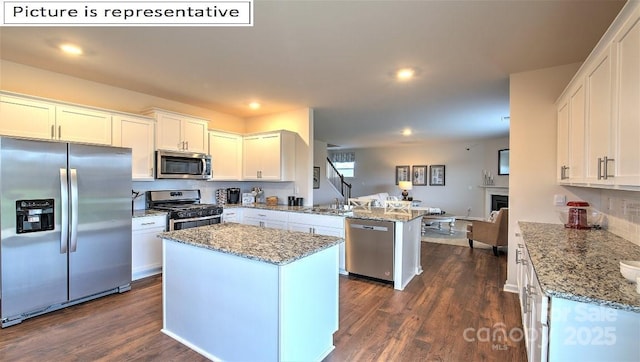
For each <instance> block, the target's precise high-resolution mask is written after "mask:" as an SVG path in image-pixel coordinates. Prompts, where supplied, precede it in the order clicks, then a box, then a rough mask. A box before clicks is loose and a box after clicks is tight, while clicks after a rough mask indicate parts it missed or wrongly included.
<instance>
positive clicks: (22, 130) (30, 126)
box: [0, 94, 111, 145]
mask: <svg viewBox="0 0 640 362" xmlns="http://www.w3.org/2000/svg"><path fill="white" fill-rule="evenodd" d="M0 133H2V134H3V135H7V136H17V137H28V138H38V139H49V140H51V139H52V140H61V141H70V142H83V143H94V144H102V145H110V144H111V113H108V112H103V111H99V110H95V109H92V108H84V107H75V106H69V105H61V104H56V103H51V102H46V101H41V100H39V99H31V98H28V97H20V96H14V95H5V94H3V95H0Z"/></svg>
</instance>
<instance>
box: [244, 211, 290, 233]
mask: <svg viewBox="0 0 640 362" xmlns="http://www.w3.org/2000/svg"><path fill="white" fill-rule="evenodd" d="M242 223H243V224H247V225H254V226H260V227H266V228H272V229H281V230H287V213H286V212H281V211H272V210H263V209H250V208H246V209H243V210H242Z"/></svg>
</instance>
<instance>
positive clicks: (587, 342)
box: [516, 232, 640, 362]
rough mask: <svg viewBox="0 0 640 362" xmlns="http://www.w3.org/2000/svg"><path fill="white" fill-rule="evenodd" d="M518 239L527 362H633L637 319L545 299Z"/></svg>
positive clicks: (634, 315) (630, 314)
mask: <svg viewBox="0 0 640 362" xmlns="http://www.w3.org/2000/svg"><path fill="white" fill-rule="evenodd" d="M516 239H517V243H518V248H517V249H516V262H518V264H517V265H518V266H517V279H518V287H519V291H520V293H519V296H520V305H521V314H522V325H523V330H524V333H525V344H526V348H527V357H528V361H532V362H537V361H545V362H546V361H549V362H562V361H569V360H571V361H637V360H638V357H640V349H638V341H637V339H638V326H639V325H640V314H638V313H634V312H630V311H626V310H622V309H615V308H611V307H608V306H604V305H598V304H595V303H594V304H591V303H585V302H579V301H575V300H569V299H564V298H560V297H554V296H547V295H546V294H545V292H544V291H543V289H542V287H541V285H540V282H539V280H538V276H537V274H536V271H535V269H534V265H533V263H532V262H531V259H530V257H529V254H528V252H527V249H526V247H525V245H524V243H521V241H522V238H521V237H520V235H519V232H516Z"/></svg>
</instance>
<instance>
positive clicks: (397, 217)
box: [223, 204, 437, 222]
mask: <svg viewBox="0 0 640 362" xmlns="http://www.w3.org/2000/svg"><path fill="white" fill-rule="evenodd" d="M236 207H243V208H252V209H262V210H273V211H285V212H296V213H304V214H316V215H330V216H342V217H348V218H354V219H367V220H380V221H398V222H407V221H411V220H413V219H416V218H419V217H422V216H423V215H429V214H428V213H427V212H426V210H412V211H411V214H405V213H385V212H384V208H382V207H372V208H371V209H368V210H365V209H354V210H350V211H346V210H338V209H331V208H330V207H329V206H320V207H311V206H287V205H277V206H267V205H266V204H252V205H242V204H237V205H224V206H223V208H236ZM434 216H437V215H434Z"/></svg>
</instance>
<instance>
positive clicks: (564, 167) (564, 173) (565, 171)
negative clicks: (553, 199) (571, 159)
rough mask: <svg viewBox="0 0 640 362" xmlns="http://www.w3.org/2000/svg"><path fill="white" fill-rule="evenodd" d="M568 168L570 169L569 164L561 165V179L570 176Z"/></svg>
mask: <svg viewBox="0 0 640 362" xmlns="http://www.w3.org/2000/svg"><path fill="white" fill-rule="evenodd" d="M568 170H569V166H561V167H560V180H566V179H568V178H569V174H568V173H567V171H568Z"/></svg>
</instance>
